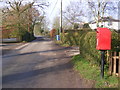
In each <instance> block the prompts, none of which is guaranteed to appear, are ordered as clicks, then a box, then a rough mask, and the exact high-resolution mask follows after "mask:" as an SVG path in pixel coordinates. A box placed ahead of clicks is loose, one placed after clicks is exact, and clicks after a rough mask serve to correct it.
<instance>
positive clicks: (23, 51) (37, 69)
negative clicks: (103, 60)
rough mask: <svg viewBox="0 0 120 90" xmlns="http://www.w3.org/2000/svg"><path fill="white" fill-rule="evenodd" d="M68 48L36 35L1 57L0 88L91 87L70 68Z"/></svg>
mask: <svg viewBox="0 0 120 90" xmlns="http://www.w3.org/2000/svg"><path fill="white" fill-rule="evenodd" d="M68 49H70V48H65V47H61V46H59V45H56V44H55V43H54V42H53V41H51V40H50V39H48V38H44V39H42V40H41V38H37V39H36V40H35V41H33V42H30V43H28V44H26V45H24V47H21V48H17V49H16V50H13V51H11V52H10V53H9V54H6V55H4V56H3V60H2V63H3V64H2V65H3V68H2V70H3V73H2V74H3V76H2V79H3V80H2V83H3V88H91V87H93V86H92V84H91V83H90V82H87V81H85V80H83V79H82V78H80V76H79V74H78V73H76V72H75V71H73V67H72V64H71V62H70V60H71V57H70V56H68V55H67V54H66V53H65V51H66V50H68Z"/></svg>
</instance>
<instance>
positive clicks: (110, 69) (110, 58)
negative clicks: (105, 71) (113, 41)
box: [109, 52, 112, 75]
mask: <svg viewBox="0 0 120 90" xmlns="http://www.w3.org/2000/svg"><path fill="white" fill-rule="evenodd" d="M109 74H110V75H112V52H110V53H109Z"/></svg>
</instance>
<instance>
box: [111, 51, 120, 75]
mask: <svg viewBox="0 0 120 90" xmlns="http://www.w3.org/2000/svg"><path fill="white" fill-rule="evenodd" d="M109 71H110V74H111V75H117V76H119V77H120V52H110V57H109Z"/></svg>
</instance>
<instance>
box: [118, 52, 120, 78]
mask: <svg viewBox="0 0 120 90" xmlns="http://www.w3.org/2000/svg"><path fill="white" fill-rule="evenodd" d="M118 76H119V78H120V52H119V65H118Z"/></svg>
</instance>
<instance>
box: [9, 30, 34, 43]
mask: <svg viewBox="0 0 120 90" xmlns="http://www.w3.org/2000/svg"><path fill="white" fill-rule="evenodd" d="M11 37H12V38H18V39H19V41H27V42H29V41H32V40H34V39H35V37H34V35H33V34H32V33H29V32H28V31H26V30H20V31H18V30H14V31H13V32H11Z"/></svg>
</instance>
